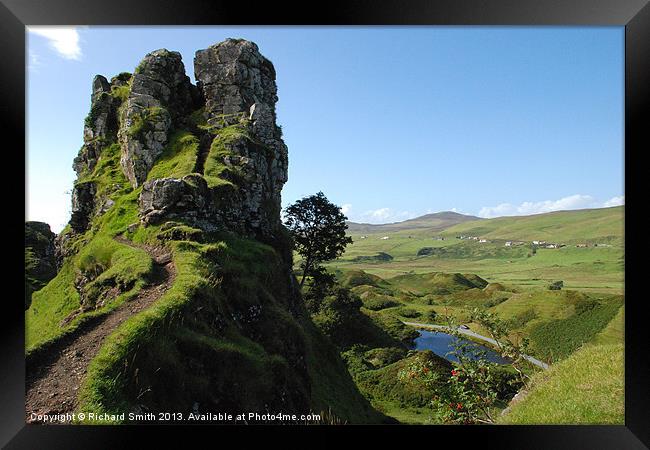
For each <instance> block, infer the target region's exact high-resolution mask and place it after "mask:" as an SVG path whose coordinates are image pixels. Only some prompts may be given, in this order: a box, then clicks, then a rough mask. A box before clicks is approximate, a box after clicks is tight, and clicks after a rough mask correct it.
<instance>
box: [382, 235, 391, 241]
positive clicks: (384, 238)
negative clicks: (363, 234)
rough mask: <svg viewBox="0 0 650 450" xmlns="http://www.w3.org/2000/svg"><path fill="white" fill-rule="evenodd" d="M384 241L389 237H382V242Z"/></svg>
mask: <svg viewBox="0 0 650 450" xmlns="http://www.w3.org/2000/svg"><path fill="white" fill-rule="evenodd" d="M386 239H389V237H388V236H384V237H382V238H381V240H382V241H385V240H386Z"/></svg>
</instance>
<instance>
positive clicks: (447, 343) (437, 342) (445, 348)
mask: <svg viewBox="0 0 650 450" xmlns="http://www.w3.org/2000/svg"><path fill="white" fill-rule="evenodd" d="M418 333H420V337H418V338H416V339H415V346H414V347H413V348H414V349H415V350H431V351H432V352H433V353H435V354H436V355H438V356H442V357H443V358H445V359H447V360H449V361H453V362H458V359H457V358H456V356H455V355H447V353H448V352H451V351H453V350H454V347H453V343H454V341H455V340H456V339H459V338H457V337H455V336H452V335H450V334H447V333H442V332H439V331H426V330H418ZM460 340H461V341H462V342H465V343H469V344H470V349H472V350H475V351H476V352H479V351H484V352H485V359H487V360H488V361H490V362H493V363H497V364H509V363H510V361H509V360H508V359H506V358H504V357H502V356H501V355H499V354H498V353H497V352H495V351H494V350H491V349H489V348H487V347H485V346H483V345H479V344H476V343H474V342H472V341H469V340H467V339H462V338H460ZM469 356H470V357H472V356H474V359H476V358H477V356H476V355H475V354H472V352H471V351H470V353H469Z"/></svg>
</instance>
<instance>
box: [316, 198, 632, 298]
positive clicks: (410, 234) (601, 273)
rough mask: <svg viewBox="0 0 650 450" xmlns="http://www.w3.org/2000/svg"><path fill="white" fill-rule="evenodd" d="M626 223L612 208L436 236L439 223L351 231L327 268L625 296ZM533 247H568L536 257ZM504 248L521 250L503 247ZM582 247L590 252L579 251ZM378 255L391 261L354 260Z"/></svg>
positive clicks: (488, 222) (494, 222)
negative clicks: (469, 276)
mask: <svg viewBox="0 0 650 450" xmlns="http://www.w3.org/2000/svg"><path fill="white" fill-rule="evenodd" d="M623 219H624V217H623V207H614V208H603V209H594V210H578V211H561V212H554V213H548V214H539V215H534V216H525V217H503V218H497V219H483V220H472V221H467V222H464V223H460V224H456V225H453V226H451V227H450V228H447V229H445V230H440V229H439V224H438V222H437V221H436V222H435V223H434V225H433V227H432V228H424V227H423V221H421V220H420V221H416V223H417V227H416V228H407V229H403V228H399V227H395V226H393V227H392V228H379V229H377V228H370V229H369V231H364V232H355V231H352V232H350V236H351V237H352V239H353V241H354V242H353V244H351V245H349V246H348V248H347V250H346V252H345V254H344V255H343V256H342V257H341V258H339V259H337V260H336V261H333V262H331V263H329V264H328V266H329V267H331V268H333V269H362V270H364V271H366V272H368V273H371V274H375V275H378V276H380V277H382V278H390V277H393V276H396V275H400V274H405V273H428V272H460V273H475V274H478V275H479V276H481V277H482V278H484V279H486V280H487V281H489V282H504V283H508V284H511V285H513V286H516V287H521V288H527V287H545V286H546V285H547V284H548V283H550V282H552V281H554V280H563V281H564V286H565V287H566V288H568V289H576V290H581V291H590V292H601V293H622V291H623V284H624V277H623V274H624V268H625V265H624V244H623ZM405 223H406V222H403V224H405ZM351 228H352V229H353V230H354V229H356V228H358V227H354V226H353V227H351ZM460 235H469V236H476V237H480V238H485V239H487V240H488V241H489V242H486V243H479V242H478V241H476V240H467V239H457V236H460ZM384 238H387V239H384ZM441 238H444V240H440V239H441ZM533 240H544V241H547V242H553V243H559V244H565V246H564V247H562V248H558V249H547V248H536V249H535V250H534V251H533V249H532V244H531V242H532V241H533ZM506 241H522V242H524V244H522V245H517V246H512V247H507V246H505V242H506ZM582 244H587V245H589V246H588V247H577V245H582ZM423 248H432V249H433V250H432V251H433V252H434V254H432V255H428V256H417V253H418V251H419V250H421V249H423ZM379 252H384V253H387V254H389V255H390V256H392V257H393V259H392V260H390V261H382V260H375V261H368V260H363V259H362V258H361V260H359V259H360V258H359V257H368V256H373V255H376V254H378V253H379Z"/></svg>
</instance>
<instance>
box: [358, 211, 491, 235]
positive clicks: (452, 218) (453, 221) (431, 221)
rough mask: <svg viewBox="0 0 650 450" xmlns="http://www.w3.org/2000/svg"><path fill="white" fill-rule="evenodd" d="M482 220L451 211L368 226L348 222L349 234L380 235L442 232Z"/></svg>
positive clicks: (368, 224)
mask: <svg viewBox="0 0 650 450" xmlns="http://www.w3.org/2000/svg"><path fill="white" fill-rule="evenodd" d="M476 220H483V219H481V218H480V217H475V216H467V215H465V214H459V213H456V212H453V211H443V212H439V213H434V214H426V215H424V216H420V217H416V218H415V219H409V220H405V221H403V222H395V223H384V224H379V225H375V224H370V223H355V222H348V232H349V233H380V232H386V231H402V230H417V229H423V228H425V229H428V230H431V231H434V232H435V231H442V230H445V229H447V228H449V227H453V226H454V225H458V224H462V223H464V222H470V221H476Z"/></svg>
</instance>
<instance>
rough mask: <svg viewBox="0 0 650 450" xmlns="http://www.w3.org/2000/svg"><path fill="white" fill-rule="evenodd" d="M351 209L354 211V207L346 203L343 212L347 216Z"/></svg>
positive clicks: (342, 208) (342, 207)
mask: <svg viewBox="0 0 650 450" xmlns="http://www.w3.org/2000/svg"><path fill="white" fill-rule="evenodd" d="M351 209H352V205H351V204H349V203H346V204H344V205H343V206H341V212H342V213H343V214H346V215H347V214H348V213H349V212H350V210H351Z"/></svg>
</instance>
